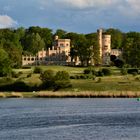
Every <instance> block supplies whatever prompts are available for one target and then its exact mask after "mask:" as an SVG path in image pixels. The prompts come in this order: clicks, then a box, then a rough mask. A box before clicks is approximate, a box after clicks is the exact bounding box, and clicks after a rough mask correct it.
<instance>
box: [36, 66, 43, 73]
mask: <svg viewBox="0 0 140 140" xmlns="http://www.w3.org/2000/svg"><path fill="white" fill-rule="evenodd" d="M42 71H43V70H42V68H41V67H35V68H34V73H38V74H40V73H42Z"/></svg>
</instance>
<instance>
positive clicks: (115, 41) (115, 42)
mask: <svg viewBox="0 0 140 140" xmlns="http://www.w3.org/2000/svg"><path fill="white" fill-rule="evenodd" d="M105 33H106V34H110V35H111V48H112V49H120V48H122V42H123V33H122V32H121V31H120V30H118V29H113V28H110V29H107V30H106V32H105Z"/></svg>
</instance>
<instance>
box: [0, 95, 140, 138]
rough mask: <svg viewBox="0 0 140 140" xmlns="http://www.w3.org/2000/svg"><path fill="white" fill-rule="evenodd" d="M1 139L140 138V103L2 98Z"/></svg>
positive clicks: (0, 115)
mask: <svg viewBox="0 0 140 140" xmlns="http://www.w3.org/2000/svg"><path fill="white" fill-rule="evenodd" d="M0 140H140V102H139V101H137V100H136V99H82V98H81V99H71V98H69V99H0Z"/></svg>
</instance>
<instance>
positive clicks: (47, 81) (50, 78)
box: [40, 70, 55, 88]
mask: <svg viewBox="0 0 140 140" xmlns="http://www.w3.org/2000/svg"><path fill="white" fill-rule="evenodd" d="M40 79H41V81H42V83H43V87H44V88H52V87H53V86H54V81H55V77H54V71H53V70H46V71H44V72H43V73H41V75H40Z"/></svg>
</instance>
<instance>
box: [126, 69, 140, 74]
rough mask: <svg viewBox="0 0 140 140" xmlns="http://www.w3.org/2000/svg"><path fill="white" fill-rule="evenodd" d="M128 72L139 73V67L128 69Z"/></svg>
mask: <svg viewBox="0 0 140 140" xmlns="http://www.w3.org/2000/svg"><path fill="white" fill-rule="evenodd" d="M127 72H128V73H129V74H134V75H135V74H138V73H139V69H137V68H131V69H128V70H127Z"/></svg>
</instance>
